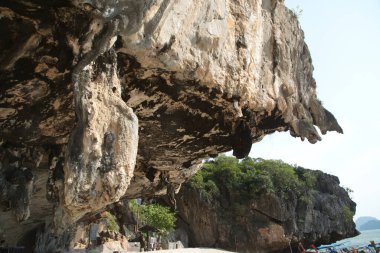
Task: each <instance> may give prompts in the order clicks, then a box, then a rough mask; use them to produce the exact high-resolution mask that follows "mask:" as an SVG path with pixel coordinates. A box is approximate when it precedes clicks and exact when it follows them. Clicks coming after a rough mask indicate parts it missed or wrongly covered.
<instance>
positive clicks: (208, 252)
mask: <svg viewBox="0 0 380 253" xmlns="http://www.w3.org/2000/svg"><path fill="white" fill-rule="evenodd" d="M154 252H162V253H222V252H232V251H226V250H220V249H209V248H185V249H170V250H158V251H154Z"/></svg>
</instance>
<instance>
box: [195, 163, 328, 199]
mask: <svg viewBox="0 0 380 253" xmlns="http://www.w3.org/2000/svg"><path fill="white" fill-rule="evenodd" d="M320 173H321V172H320V171H311V170H306V169H302V168H299V167H297V166H293V165H289V164H287V163H284V162H283V161H280V160H263V159H254V158H250V157H247V158H245V159H243V160H240V161H239V160H238V159H236V158H235V157H230V156H225V155H221V156H219V157H217V158H216V159H214V160H209V161H207V162H205V163H204V165H203V168H202V169H201V170H200V171H199V172H197V173H196V174H195V175H194V176H193V177H192V178H191V180H190V181H189V182H188V185H189V186H190V187H191V188H194V189H198V190H200V192H201V195H202V196H203V197H204V198H205V199H206V200H211V199H212V198H214V197H216V198H217V197H220V196H223V198H227V199H229V200H238V201H239V202H241V201H246V200H248V199H251V198H252V197H253V196H254V195H258V194H262V193H275V194H276V195H281V196H283V197H285V198H286V197H287V195H288V194H295V195H296V196H297V197H300V199H301V200H302V201H304V202H308V201H309V197H310V194H311V193H312V192H313V190H314V189H315V187H316V183H317V178H318V175H319V174H320Z"/></svg>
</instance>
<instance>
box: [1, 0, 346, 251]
mask: <svg viewBox="0 0 380 253" xmlns="http://www.w3.org/2000/svg"><path fill="white" fill-rule="evenodd" d="M0 34H1V38H2V39H1V41H0V50H1V54H0V84H1V85H0V127H1V132H0V141H1V147H0V155H1V163H0V182H1V184H0V185H1V192H0V196H1V204H2V206H3V208H2V209H1V211H0V212H1V216H0V231H6V233H5V232H2V233H3V234H2V235H1V236H2V237H4V238H5V239H4V242H5V243H8V244H15V243H17V241H18V240H20V239H21V235H23V234H25V232H26V231H29V230H32V229H34V228H35V227H36V226H38V225H39V224H41V223H43V222H44V221H45V218H48V219H50V218H51V217H52V216H53V213H54V217H55V219H54V223H53V224H54V227H55V229H56V230H57V231H60V229H65V228H66V227H68V226H69V225H70V224H74V223H75V221H76V220H78V219H80V218H81V217H82V216H84V215H86V213H91V212H96V211H97V210H99V209H101V208H104V207H105V206H106V205H108V204H110V203H113V202H115V201H118V200H119V199H120V198H121V197H123V196H125V197H136V196H153V195H159V194H166V193H169V194H171V195H172V194H174V192H176V191H178V189H179V186H180V185H181V183H182V182H184V181H185V180H186V179H187V178H189V177H190V176H191V175H192V174H194V173H195V171H196V170H197V169H199V164H200V162H201V160H202V159H204V158H206V157H209V156H215V155H217V154H218V153H220V152H224V151H228V150H231V149H233V150H234V155H236V156H237V157H244V156H246V155H247V154H248V153H249V151H250V148H251V144H252V143H254V142H257V141H260V140H261V139H262V138H263V137H264V136H265V135H267V134H270V133H273V132H275V131H289V132H290V134H291V135H292V136H294V137H300V138H301V139H302V140H303V139H308V141H309V142H311V143H315V142H316V141H319V140H320V139H321V138H320V136H319V135H318V132H317V131H316V129H315V126H317V127H319V129H320V130H321V132H322V133H323V134H325V133H326V132H327V131H338V132H342V129H341V128H340V126H339V125H338V123H337V121H336V120H335V118H334V117H333V115H332V114H331V113H330V112H328V111H327V110H326V109H325V108H324V107H323V106H322V105H321V103H320V102H319V100H318V99H317V97H316V84H315V81H314V79H313V77H312V71H313V66H312V63H311V58H310V53H309V50H308V48H307V46H306V44H305V42H304V37H303V32H302V30H301V29H300V26H299V24H298V21H297V18H296V16H295V15H294V14H293V13H292V12H291V11H289V10H288V9H287V8H286V7H285V6H284V3H283V1H281V0H254V1H248V0H238V1H235V0H234V1H232V0H213V1H198V0H192V1H189V0H180V1H170V0H156V1H153V0H145V1H135V0H118V1H116V0H103V1H100V0H72V1H69V0H66V1H45V0H23V1H21V0H14V1H1V2H0ZM20 222H21V223H20Z"/></svg>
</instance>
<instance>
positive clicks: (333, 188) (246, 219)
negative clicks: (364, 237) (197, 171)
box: [177, 168, 358, 252]
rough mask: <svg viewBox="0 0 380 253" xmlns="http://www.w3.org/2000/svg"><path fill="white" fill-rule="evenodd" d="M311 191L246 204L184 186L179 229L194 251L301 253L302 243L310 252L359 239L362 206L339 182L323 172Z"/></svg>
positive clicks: (258, 197)
mask: <svg viewBox="0 0 380 253" xmlns="http://www.w3.org/2000/svg"><path fill="white" fill-rule="evenodd" d="M298 170H304V169H302V168H298ZM310 191H312V192H311V195H310V197H308V198H307V199H305V198H304V197H302V198H299V196H297V194H296V193H295V192H294V191H292V190H289V191H287V193H286V194H282V193H278V192H276V193H260V194H252V195H253V196H252V198H251V199H249V200H247V201H246V202H245V203H243V204H241V203H240V201H238V200H232V201H231V199H228V197H225V195H223V196H220V197H217V198H212V199H209V198H205V197H204V196H202V192H201V191H200V190H199V189H195V188H193V187H191V186H189V185H188V184H184V185H183V186H182V188H181V190H180V192H179V194H178V195H177V206H178V217H179V227H178V228H179V229H182V230H185V231H186V232H187V234H188V236H189V245H190V246H192V247H218V248H223V249H227V250H233V251H237V252H290V246H291V247H293V248H294V249H293V251H294V250H296V251H297V246H298V243H299V242H301V243H302V244H303V245H304V246H305V247H309V248H310V245H311V244H316V245H320V244H330V243H333V242H335V241H337V240H340V239H343V238H347V237H352V236H355V235H357V234H358V232H357V231H356V229H355V224H354V223H353V221H352V216H351V215H353V214H354V213H355V208H356V204H355V203H354V202H353V201H352V200H351V199H350V198H349V196H348V193H347V192H346V191H345V190H344V188H342V187H340V186H339V179H338V178H337V177H335V176H331V175H328V174H324V173H322V172H320V173H319V174H318V177H317V184H316V188H315V189H313V190H310ZM227 195H233V193H229V194H227ZM241 198H243V197H242V196H241ZM350 213H351V214H350Z"/></svg>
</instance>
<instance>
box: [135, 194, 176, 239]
mask: <svg viewBox="0 0 380 253" xmlns="http://www.w3.org/2000/svg"><path fill="white" fill-rule="evenodd" d="M129 208H130V209H131V210H132V212H133V213H134V214H135V217H136V218H137V219H138V220H139V223H140V224H142V225H149V226H152V227H154V228H156V229H157V230H159V231H160V232H161V233H167V232H170V231H172V230H174V228H175V221H176V218H175V214H174V212H172V211H170V208H169V207H165V206H161V205H159V204H142V205H138V204H137V203H136V201H130V204H129Z"/></svg>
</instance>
